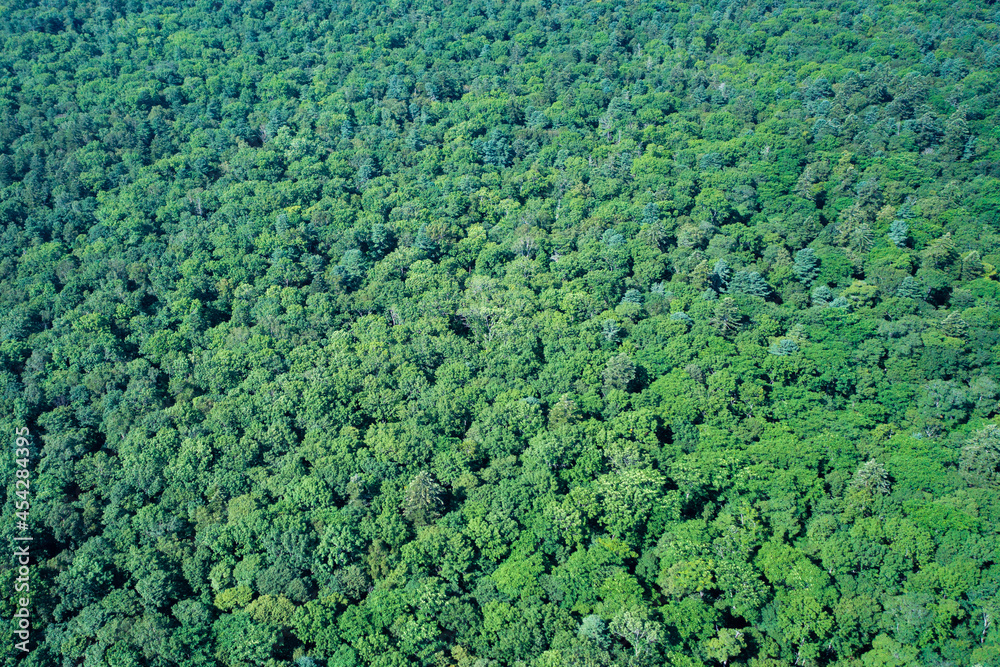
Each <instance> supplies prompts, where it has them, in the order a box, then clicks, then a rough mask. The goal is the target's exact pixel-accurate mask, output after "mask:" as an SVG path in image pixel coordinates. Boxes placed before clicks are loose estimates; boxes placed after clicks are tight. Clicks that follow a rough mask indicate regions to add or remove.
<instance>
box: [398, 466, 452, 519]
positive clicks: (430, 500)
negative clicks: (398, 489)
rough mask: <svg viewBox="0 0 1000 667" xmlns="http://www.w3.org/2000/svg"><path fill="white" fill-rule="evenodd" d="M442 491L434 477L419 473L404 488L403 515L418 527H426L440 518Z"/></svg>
mask: <svg viewBox="0 0 1000 667" xmlns="http://www.w3.org/2000/svg"><path fill="white" fill-rule="evenodd" d="M443 493H444V489H442V488H441V486H440V485H439V484H438V483H437V482H436V481H435V480H434V477H433V476H432V475H431V474H430V473H428V472H426V471H421V472H420V473H418V474H417V476H416V477H414V478H413V480H412V481H411V482H410V483H409V484H408V485H407V486H406V492H405V494H404V496H403V515H404V516H406V518H407V519H409V520H411V521H413V523H415V524H417V525H418V526H422V525H426V524H428V523H430V522H432V521H434V520H435V519H437V518H438V517H440V516H441V507H442V502H441V496H442V495H443Z"/></svg>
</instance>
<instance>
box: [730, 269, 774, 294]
mask: <svg viewBox="0 0 1000 667" xmlns="http://www.w3.org/2000/svg"><path fill="white" fill-rule="evenodd" d="M726 291H727V292H729V293H730V294H749V295H750V296H759V297H761V298H762V299H766V298H767V297H768V296H770V294H771V286H770V285H768V284H767V281H765V280H764V279H763V278H761V276H760V274H759V273H757V272H756V271H737V272H736V273H734V274H733V277H732V279H731V280H730V281H729V286H728V287H727V288H726Z"/></svg>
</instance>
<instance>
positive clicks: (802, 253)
mask: <svg viewBox="0 0 1000 667" xmlns="http://www.w3.org/2000/svg"><path fill="white" fill-rule="evenodd" d="M795 275H796V276H797V277H798V279H799V280H800V281H801V282H803V283H805V284H806V285H808V284H809V283H811V282H812V281H814V280H816V276H818V275H819V257H817V256H816V251H815V250H813V249H812V248H803V249H802V250H799V251H798V252H797V253H795Z"/></svg>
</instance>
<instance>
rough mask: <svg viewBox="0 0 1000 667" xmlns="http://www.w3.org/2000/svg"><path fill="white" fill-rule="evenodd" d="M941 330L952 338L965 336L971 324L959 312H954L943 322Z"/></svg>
mask: <svg viewBox="0 0 1000 667" xmlns="http://www.w3.org/2000/svg"><path fill="white" fill-rule="evenodd" d="M941 331H942V332H943V333H944V335H946V336H951V337H952V338H965V336H966V334H967V333H968V331H969V325H968V324H967V323H966V322H965V320H963V319H962V316H961V315H959V314H958V313H952V314H950V315H948V317H946V318H944V321H942V322H941Z"/></svg>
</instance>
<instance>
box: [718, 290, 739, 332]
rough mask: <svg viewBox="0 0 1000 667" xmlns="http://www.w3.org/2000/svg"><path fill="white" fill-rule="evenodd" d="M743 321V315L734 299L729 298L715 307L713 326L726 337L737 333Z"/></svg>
mask: <svg viewBox="0 0 1000 667" xmlns="http://www.w3.org/2000/svg"><path fill="white" fill-rule="evenodd" d="M742 321H743V315H742V313H740V309H739V307H738V306H737V305H736V301H734V300H733V297H731V296H727V297H726V298H724V299H722V300H721V301H719V303H718V304H717V305H716V306H715V317H714V318H712V324H713V325H714V326H715V328H716V329H718V330H719V331H721V332H722V333H723V334H724V335H727V334H732V333H735V332H736V330H737V329H739V327H740V323H741V322H742Z"/></svg>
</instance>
